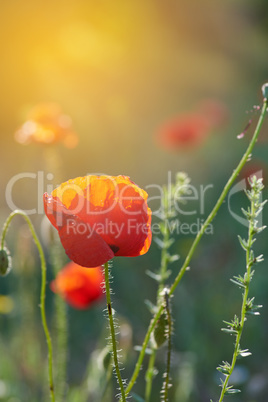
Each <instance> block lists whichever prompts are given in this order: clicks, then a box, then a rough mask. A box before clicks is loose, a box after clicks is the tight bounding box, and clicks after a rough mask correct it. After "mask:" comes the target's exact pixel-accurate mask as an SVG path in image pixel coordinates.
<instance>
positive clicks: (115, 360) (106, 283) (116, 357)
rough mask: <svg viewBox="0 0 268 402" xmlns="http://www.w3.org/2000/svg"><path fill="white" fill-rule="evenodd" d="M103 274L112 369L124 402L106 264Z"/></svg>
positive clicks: (106, 264)
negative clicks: (112, 360) (111, 349)
mask: <svg viewBox="0 0 268 402" xmlns="http://www.w3.org/2000/svg"><path fill="white" fill-rule="evenodd" d="M104 273H105V289H106V301H107V311H108V317H109V324H110V332H111V341H112V347H113V358H114V367H115V371H116V376H117V381H118V384H119V387H120V390H121V399H122V401H123V402H126V396H125V390H124V384H123V380H122V377H121V373H120V369H119V364H118V355H117V345H116V339H115V330H114V320H113V309H112V302H111V291H110V282H109V266H108V262H106V263H105V264H104Z"/></svg>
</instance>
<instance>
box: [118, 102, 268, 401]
mask: <svg viewBox="0 0 268 402" xmlns="http://www.w3.org/2000/svg"><path fill="white" fill-rule="evenodd" d="M267 106H268V100H267V99H266V98H264V100H263V106H262V110H261V114H260V117H259V121H258V124H257V126H256V129H255V132H254V134H253V137H252V139H251V141H250V143H249V146H248V148H247V150H246V152H245V153H244V155H243V157H242V159H241V160H240V162H239V164H238V165H237V167H236V169H235V170H234V171H233V174H232V175H231V177H230V178H229V180H228V181H227V183H226V185H225V187H224V189H223V191H222V193H221V195H220V197H219V198H218V201H217V202H216V204H215V206H214V208H213V209H212V211H211V213H210V214H209V216H208V217H207V219H206V221H205V222H204V224H203V225H202V227H201V229H200V230H199V232H198V233H197V235H196V237H195V240H194V242H193V244H192V246H191V248H190V250H189V252H188V255H187V257H186V259H185V261H184V264H183V265H182V267H181V269H180V271H179V273H178V275H177V277H176V278H175V281H174V282H173V285H172V286H171V288H170V291H169V295H172V294H173V293H174V291H175V289H176V287H177V286H178V284H179V283H180V281H181V279H182V277H183V275H184V274H185V271H186V269H187V267H188V266H189V263H190V261H191V259H192V256H193V254H194V252H195V249H196V247H197V245H198V243H199V241H200V240H201V238H202V236H203V234H204V232H205V230H206V228H207V227H208V225H209V224H210V223H211V222H212V220H213V219H214V218H215V216H216V214H217V212H218V210H219V208H220V206H221V204H222V203H223V201H224V198H225V197H226V195H227V193H228V191H229V190H230V188H231V186H232V184H233V183H234V181H235V179H236V177H237V176H238V174H239V173H240V171H241V169H242V168H243V166H244V165H245V163H246V161H247V159H248V158H249V155H250V154H251V152H252V150H253V148H254V145H255V143H256V141H257V138H258V135H259V133H260V130H261V127H262V124H263V121H264V118H265V113H266V111H267ZM162 310H163V308H162V307H161V306H160V307H159V308H158V311H157V312H156V314H155V317H154V318H153V320H152V321H151V324H150V326H149V328H148V331H147V334H146V335H145V338H144V342H143V344H142V348H141V351H140V355H139V358H138V361H137V363H136V366H135V369H134V372H133V375H132V377H131V379H130V381H129V384H128V386H127V388H126V395H128V394H129V392H130V391H131V389H132V387H133V385H134V383H135V381H136V379H137V377H138V374H139V371H140V368H141V365H142V362H143V358H144V355H145V350H146V347H147V344H148V342H149V340H150V335H151V333H152V331H153V329H154V326H155V325H156V322H157V320H158V319H159V317H160V315H161V312H162Z"/></svg>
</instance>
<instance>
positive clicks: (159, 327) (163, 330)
mask: <svg viewBox="0 0 268 402" xmlns="http://www.w3.org/2000/svg"><path fill="white" fill-rule="evenodd" d="M167 324H168V322H167V317H166V313H165V312H164V313H162V314H161V316H160V318H159V320H158V321H157V324H156V326H155V328H154V331H153V342H154V344H155V346H156V347H157V348H160V347H161V346H162V345H163V344H164V343H165V342H166V340H167Z"/></svg>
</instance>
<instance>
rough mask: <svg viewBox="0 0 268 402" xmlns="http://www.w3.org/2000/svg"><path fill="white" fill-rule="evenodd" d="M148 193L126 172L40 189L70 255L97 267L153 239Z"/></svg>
mask: <svg viewBox="0 0 268 402" xmlns="http://www.w3.org/2000/svg"><path fill="white" fill-rule="evenodd" d="M147 197H148V195H147V193H146V192H145V191H144V190H142V189H140V188H139V187H138V186H137V185H136V184H135V183H133V182H132V181H131V180H130V179H129V177H127V176H93V175H92V176H85V177H77V178H75V179H73V180H68V181H67V182H65V183H63V184H61V185H60V186H59V187H58V188H56V189H55V190H54V191H53V192H52V194H51V195H49V194H47V193H45V194H44V206H45V213H46V215H47V217H48V218H49V220H50V222H51V223H52V225H53V226H54V227H55V228H56V229H57V230H58V233H59V236H60V240H61V243H62V245H63V247H64V249H65V252H66V254H67V255H68V257H69V258H70V259H71V260H73V261H74V262H76V263H77V264H79V265H81V266H83V267H96V266H97V265H102V264H104V263H105V262H107V261H109V260H110V259H112V258H113V257H114V256H125V257H135V256H139V255H142V254H145V253H146V252H147V251H148V249H149V247H150V244H151V238H152V233H151V210H150V208H149V207H148V205H147Z"/></svg>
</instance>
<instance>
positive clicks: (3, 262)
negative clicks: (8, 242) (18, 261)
mask: <svg viewBox="0 0 268 402" xmlns="http://www.w3.org/2000/svg"><path fill="white" fill-rule="evenodd" d="M10 269H11V259H10V256H9V253H8V251H7V250H6V249H1V250H0V275H1V276H5V275H7V274H8V273H9V271H10Z"/></svg>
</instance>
